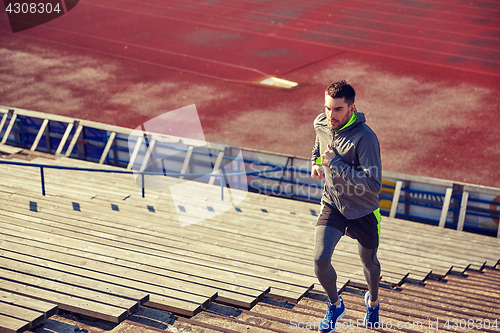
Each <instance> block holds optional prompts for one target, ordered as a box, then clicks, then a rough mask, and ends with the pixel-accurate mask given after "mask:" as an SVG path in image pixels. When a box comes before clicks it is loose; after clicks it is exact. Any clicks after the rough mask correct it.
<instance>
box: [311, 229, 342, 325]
mask: <svg viewBox="0 0 500 333" xmlns="http://www.w3.org/2000/svg"><path fill="white" fill-rule="evenodd" d="M342 235H343V232H341V231H340V230H338V229H336V228H334V227H330V226H325V225H317V226H316V233H315V244H314V272H315V273H316V277H317V278H318V280H319V282H320V283H321V285H322V286H323V289H324V290H325V292H326V294H327V295H328V298H329V299H330V304H328V305H327V308H326V313H325V317H324V318H323V320H322V321H321V323H320V325H319V329H318V331H319V332H320V333H330V332H333V331H334V330H335V327H336V325H337V321H338V320H339V319H340V318H342V317H343V316H344V315H345V306H344V303H343V302H342V299H341V298H340V297H339V294H338V293H337V273H335V270H334V269H333V266H332V254H333V250H334V249H335V246H336V245H337V243H338V241H339V240H340V238H341V237H342Z"/></svg>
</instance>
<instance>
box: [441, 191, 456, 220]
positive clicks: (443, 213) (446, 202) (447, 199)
mask: <svg viewBox="0 0 500 333" xmlns="http://www.w3.org/2000/svg"><path fill="white" fill-rule="evenodd" d="M452 193H453V188H451V187H448V188H447V189H446V193H445V195H444V202H443V209H442V210H441V217H440V218H439V227H440V228H444V226H445V224H446V218H447V216H448V209H449V208H450V202H451V194H452Z"/></svg>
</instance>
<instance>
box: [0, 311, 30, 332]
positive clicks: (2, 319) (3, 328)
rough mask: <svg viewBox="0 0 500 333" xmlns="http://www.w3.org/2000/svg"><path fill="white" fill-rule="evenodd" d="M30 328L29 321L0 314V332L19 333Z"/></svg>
mask: <svg viewBox="0 0 500 333" xmlns="http://www.w3.org/2000/svg"><path fill="white" fill-rule="evenodd" d="M29 328H30V323H29V321H26V320H20V319H16V318H12V317H9V316H6V315H3V314H0V332H2V333H21V332H24V331H26V330H28V329H29Z"/></svg>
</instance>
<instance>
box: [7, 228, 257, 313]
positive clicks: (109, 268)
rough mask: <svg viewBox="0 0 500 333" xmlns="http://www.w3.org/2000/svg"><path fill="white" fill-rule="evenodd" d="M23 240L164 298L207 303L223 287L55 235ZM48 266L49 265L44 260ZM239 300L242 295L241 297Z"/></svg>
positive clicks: (75, 271) (243, 289) (244, 289)
mask: <svg viewBox="0 0 500 333" xmlns="http://www.w3.org/2000/svg"><path fill="white" fill-rule="evenodd" d="M9 233H11V234H13V235H16V236H17V237H19V236H20V235H21V233H19V232H16V231H15V230H10V231H9ZM2 237H3V238H5V239H11V238H9V236H7V235H5V234H4V235H3V236H2ZM30 238H36V237H30ZM42 239H43V238H42ZM38 241H40V240H38ZM23 242H24V243H26V244H29V245H30V246H37V245H38V247H42V248H47V249H50V250H51V251H57V250H58V251H59V252H55V253H56V255H57V258H59V259H58V260H59V262H61V263H68V264H72V265H74V264H78V262H80V261H81V260H82V258H84V259H85V260H86V262H87V266H86V268H87V269H89V270H91V271H93V272H89V273H85V272H82V273H79V271H80V270H75V269H69V268H67V269H68V270H69V271H71V272H74V273H77V274H88V275H89V276H92V277H93V278H99V279H105V280H107V281H115V282H114V283H118V284H121V285H126V286H128V287H133V288H135V289H138V290H144V291H148V292H151V293H160V294H161V295H165V296H167V297H173V298H174V299H181V300H182V299H184V300H186V301H189V302H191V303H196V304H200V305H206V304H208V302H210V301H211V299H213V298H215V297H217V292H216V289H215V288H217V287H219V286H222V284H221V283H219V282H217V281H216V282H213V283H212V285H213V287H212V286H210V283H208V281H207V280H206V279H200V278H198V277H197V276H187V275H186V274H182V273H177V272H176V271H175V270H172V269H163V268H156V267H155V265H156V266H157V265H158V261H156V263H149V262H148V261H145V260H144V257H141V258H140V259H138V261H136V262H134V261H132V260H127V259H120V256H119V255H118V258H117V256H116V255H111V256H105V255H103V254H104V253H105V252H103V251H102V250H101V251H97V252H92V253H88V252H84V251H80V250H75V249H72V248H64V247H62V246H67V245H68V244H65V242H64V240H62V239H61V238H58V237H54V240H53V241H52V240H50V241H49V242H51V243H53V244H58V245H53V246H51V245H50V244H47V243H38V244H37V242H33V241H30V240H27V239H24V240H23ZM69 243H71V242H69ZM5 246H7V248H9V247H12V245H5ZM86 250H87V251H89V250H91V249H86ZM25 251H30V252H32V251H34V250H32V249H29V248H26V249H25ZM37 251H40V253H44V254H45V255H46V256H50V255H51V253H49V252H47V251H49V250H47V251H44V250H42V249H38V250H37ZM61 251H64V253H68V254H67V255H66V254H64V253H61ZM99 253H100V254H99ZM31 255H32V256H33V255H36V254H35V253H31ZM53 256H54V254H52V257H53ZM132 259H133V258H132ZM47 265H49V264H48V263H47ZM54 265H55V264H53V263H50V267H57V266H54ZM131 268H132V269H131ZM146 270H147V271H146ZM96 272H102V273H104V274H109V275H113V276H114V277H113V278H110V277H105V276H102V275H101V274H96ZM117 275H119V276H122V277H126V279H129V280H134V281H146V282H147V283H146V284H154V286H158V288H156V287H152V286H149V285H138V284H137V283H132V282H130V281H128V280H122V279H117V278H116V276H117ZM196 283H199V284H196ZM169 286H170V287H169ZM171 286H175V288H176V289H177V290H176V289H172V288H171ZM183 286H184V287H183ZM226 288H227V287H226ZM228 289H229V288H228ZM233 290H235V292H238V293H242V292H245V291H246V292H248V290H246V288H241V286H240V287H238V285H236V286H235V287H234V288H233ZM182 291H184V292H182ZM207 292H210V297H200V296H199V294H198V296H197V295H196V294H195V293H207ZM254 292H255V290H254ZM260 293H262V292H260ZM242 296H244V295H242ZM241 299H245V298H244V297H241ZM246 299H247V300H249V297H247V298H246ZM251 299H252V300H254V299H255V297H251ZM181 305H184V304H181Z"/></svg>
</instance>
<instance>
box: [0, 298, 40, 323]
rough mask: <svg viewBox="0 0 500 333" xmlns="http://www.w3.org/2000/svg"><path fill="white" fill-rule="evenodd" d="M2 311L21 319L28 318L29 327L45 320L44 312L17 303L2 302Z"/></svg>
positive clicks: (0, 310) (0, 307) (0, 309)
mask: <svg viewBox="0 0 500 333" xmlns="http://www.w3.org/2000/svg"><path fill="white" fill-rule="evenodd" d="M0 313H1V314H3V315H6V316H10V317H12V318H16V319H19V320H23V321H24V320H26V321H27V322H28V323H29V328H30V329H32V328H35V327H36V326H38V325H40V324H42V323H43V322H44V321H45V316H44V314H43V312H39V311H34V310H30V309H25V308H22V307H20V306H17V305H12V304H7V303H2V302H0Z"/></svg>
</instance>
